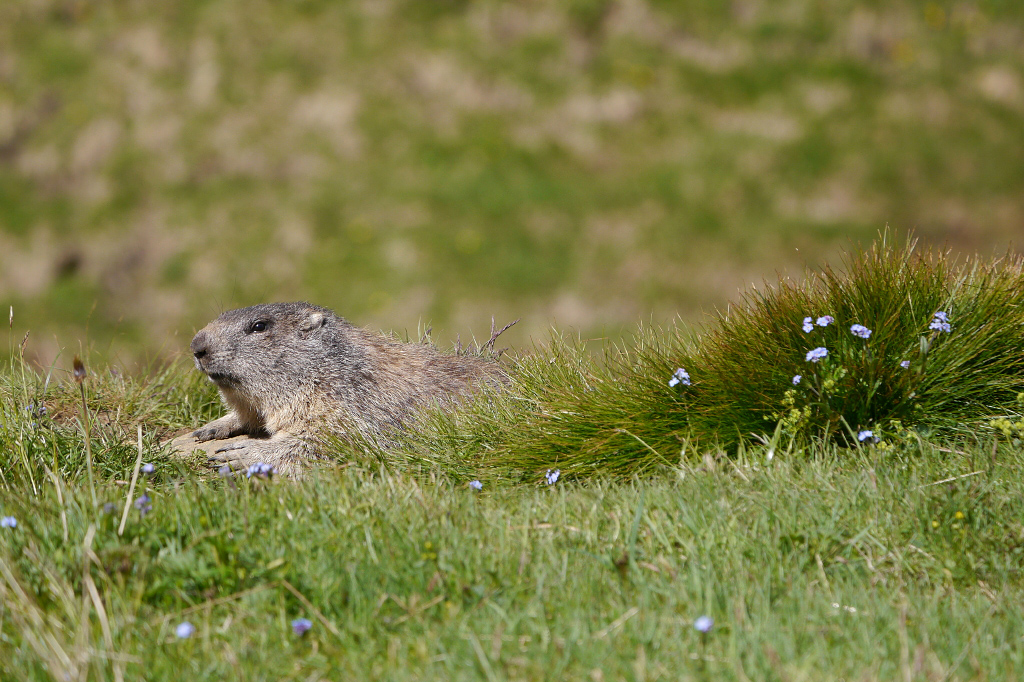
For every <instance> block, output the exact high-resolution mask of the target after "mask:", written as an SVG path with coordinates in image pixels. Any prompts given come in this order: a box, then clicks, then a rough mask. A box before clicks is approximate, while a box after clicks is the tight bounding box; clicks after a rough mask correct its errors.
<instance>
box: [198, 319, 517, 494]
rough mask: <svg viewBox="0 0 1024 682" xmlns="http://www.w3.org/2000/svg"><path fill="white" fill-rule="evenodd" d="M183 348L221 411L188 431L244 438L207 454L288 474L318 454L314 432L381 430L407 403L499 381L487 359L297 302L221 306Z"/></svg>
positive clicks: (408, 409) (403, 416) (394, 423)
mask: <svg viewBox="0 0 1024 682" xmlns="http://www.w3.org/2000/svg"><path fill="white" fill-rule="evenodd" d="M499 333H500V332H499ZM493 338H494V337H492V341H491V345H492V346H493ZM191 350H192V355H193V356H194V357H195V363H196V367H197V368H198V369H199V370H200V371H201V372H204V373H205V374H206V375H207V376H209V377H210V379H211V380H212V381H213V382H214V383H215V384H217V388H219V389H220V393H221V396H222V398H223V399H224V402H225V403H226V405H227V407H228V408H229V410H230V411H229V412H228V414H227V415H225V416H224V417H221V418H220V419H216V420H214V421H212V422H210V423H209V424H207V425H205V426H202V427H200V428H199V429H196V430H195V431H194V432H193V434H192V435H193V436H194V437H195V438H196V440H197V441H198V442H203V441H209V440H214V439H224V438H231V437H234V436H239V435H247V436H250V438H247V439H243V440H241V441H238V442H236V443H233V444H231V445H227V446H225V447H224V448H220V449H218V450H217V451H216V453H215V454H213V455H211V458H210V459H211V462H212V463H214V464H216V465H224V464H227V465H229V466H230V467H231V468H232V469H233V470H240V469H244V468H246V467H248V466H250V465H253V464H256V463H258V462H264V463H266V464H270V465H272V466H274V467H276V468H277V469H278V471H280V472H281V473H283V474H286V475H296V474H299V473H300V472H301V470H302V466H303V464H304V463H306V462H307V461H308V460H310V459H316V458H317V457H318V456H319V455H318V448H317V445H318V443H319V438H320V437H321V436H323V435H324V434H333V435H336V436H341V437H344V435H345V434H346V433H349V432H352V431H358V432H362V433H364V434H368V435H370V436H378V435H386V434H387V433H389V432H393V431H394V430H396V429H398V428H399V427H401V426H402V425H403V423H404V422H406V420H407V419H408V418H409V417H410V416H411V414H412V413H413V411H414V409H415V408H417V407H421V406H424V405H428V404H431V403H443V402H447V401H451V400H454V399H457V398H458V397H460V396H463V395H466V394H468V393H470V392H472V391H473V390H474V389H475V388H478V387H479V386H480V385H481V384H490V385H493V386H500V385H502V384H504V383H505V382H506V381H507V376H506V375H505V373H504V372H503V371H502V369H501V368H500V366H499V365H498V364H497V362H495V361H493V360H490V359H487V358H485V357H479V356H470V355H458V354H456V355H445V354H443V353H441V352H439V351H438V350H436V349H435V348H433V347H432V346H429V345H427V344H423V343H401V342H398V341H395V340H392V339H390V338H387V337H384V336H382V335H380V334H375V333H373V332H370V331H369V330H366V329H361V328H359V327H356V326H354V325H352V324H350V323H349V322H347V321H345V320H344V319H342V318H341V317H339V316H337V315H335V314H334V313H333V312H332V311H330V310H328V309H327V308H321V307H320V306H316V305H312V304H309V303H304V302H299V303H270V304H264V305H256V306H252V307H249V308H241V309H239V310H230V311H228V312H226V313H224V314H222V315H221V316H220V317H218V318H217V319H216V320H214V321H213V322H211V323H210V324H208V325H207V326H206V327H204V328H203V329H201V330H200V331H199V333H197V334H196V335H195V338H193V339H192V343H191Z"/></svg>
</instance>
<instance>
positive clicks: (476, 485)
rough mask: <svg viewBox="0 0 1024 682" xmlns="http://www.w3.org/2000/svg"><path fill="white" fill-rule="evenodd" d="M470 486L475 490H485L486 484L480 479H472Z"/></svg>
mask: <svg viewBox="0 0 1024 682" xmlns="http://www.w3.org/2000/svg"><path fill="white" fill-rule="evenodd" d="M469 487H470V488H472V489H473V490H483V489H484V484H483V483H481V482H480V481H470V482H469Z"/></svg>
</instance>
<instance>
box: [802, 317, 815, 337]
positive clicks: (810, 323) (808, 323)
mask: <svg viewBox="0 0 1024 682" xmlns="http://www.w3.org/2000/svg"><path fill="white" fill-rule="evenodd" d="M803 330H804V334H808V333H810V332H812V331H814V318H813V317H805V318H804V324H803Z"/></svg>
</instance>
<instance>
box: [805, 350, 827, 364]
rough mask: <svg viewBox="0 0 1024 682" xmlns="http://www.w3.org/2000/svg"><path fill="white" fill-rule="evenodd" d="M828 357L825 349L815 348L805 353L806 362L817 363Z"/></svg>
mask: <svg viewBox="0 0 1024 682" xmlns="http://www.w3.org/2000/svg"><path fill="white" fill-rule="evenodd" d="M826 356H828V349H827V348H815V349H814V350H809V351H807V362H817V361H818V360H823V359H824V358H825V357H826Z"/></svg>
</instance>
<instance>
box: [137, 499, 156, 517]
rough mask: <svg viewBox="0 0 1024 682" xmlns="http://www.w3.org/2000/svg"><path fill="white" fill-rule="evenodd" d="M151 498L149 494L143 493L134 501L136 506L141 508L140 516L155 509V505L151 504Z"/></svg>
mask: <svg viewBox="0 0 1024 682" xmlns="http://www.w3.org/2000/svg"><path fill="white" fill-rule="evenodd" d="M150 502H151V500H150V499H149V495H143V496H142V497H140V498H139V499H137V500H135V502H134V503H133V504H134V505H135V508H136V509H138V510H139V516H145V515H146V514H148V513H149V512H151V511H153V505H152V504H150Z"/></svg>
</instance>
